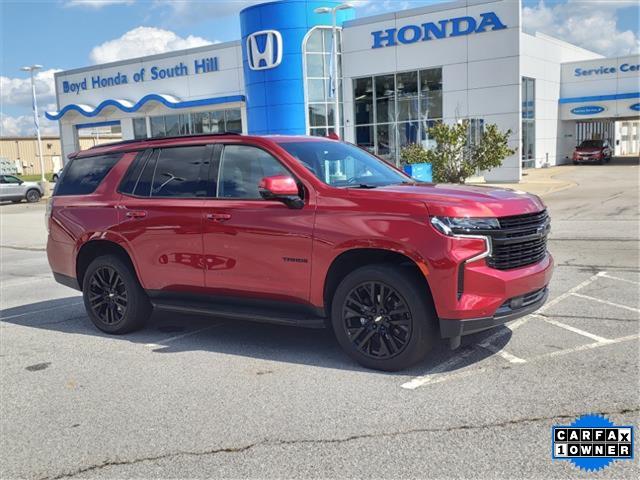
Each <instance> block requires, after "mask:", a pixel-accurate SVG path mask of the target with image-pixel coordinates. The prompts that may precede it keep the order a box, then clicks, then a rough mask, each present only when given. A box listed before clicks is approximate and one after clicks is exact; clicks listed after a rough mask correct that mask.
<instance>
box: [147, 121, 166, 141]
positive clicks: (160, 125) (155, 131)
mask: <svg viewBox="0 0 640 480" xmlns="http://www.w3.org/2000/svg"><path fill="white" fill-rule="evenodd" d="M149 120H150V124H151V137H153V138H157V137H165V136H166V134H165V129H164V117H151V118H150V119H149Z"/></svg>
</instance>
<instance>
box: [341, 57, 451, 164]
mask: <svg viewBox="0 0 640 480" xmlns="http://www.w3.org/2000/svg"><path fill="white" fill-rule="evenodd" d="M353 103H354V119H355V125H356V143H357V144H358V145H360V146H362V147H363V148H366V149H368V150H370V151H371V152H372V153H375V154H377V155H378V156H380V157H383V158H385V159H387V160H388V161H390V162H395V163H398V161H399V154H400V149H401V148H403V147H405V146H407V145H410V144H413V143H418V142H420V143H422V145H424V146H425V147H427V148H432V147H433V142H431V141H430V140H429V138H428V136H429V135H428V129H429V127H430V126H432V125H433V124H434V122H436V121H441V120H442V111H443V110H442V69H441V68H432V69H429V70H421V71H410V72H399V73H397V74H395V75H380V76H376V77H364V78H357V79H354V80H353Z"/></svg>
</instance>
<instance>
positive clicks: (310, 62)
mask: <svg viewBox="0 0 640 480" xmlns="http://www.w3.org/2000/svg"><path fill="white" fill-rule="evenodd" d="M324 76H325V71H324V55H307V77H310V78H323V77H324Z"/></svg>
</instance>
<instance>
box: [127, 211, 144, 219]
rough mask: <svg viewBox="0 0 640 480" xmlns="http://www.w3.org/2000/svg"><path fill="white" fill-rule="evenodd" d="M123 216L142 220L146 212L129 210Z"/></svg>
mask: <svg viewBox="0 0 640 480" xmlns="http://www.w3.org/2000/svg"><path fill="white" fill-rule="evenodd" d="M125 215H126V216H127V217H128V218H144V217H146V216H147V212H145V211H144V210H130V211H128V212H127V213H126V214H125Z"/></svg>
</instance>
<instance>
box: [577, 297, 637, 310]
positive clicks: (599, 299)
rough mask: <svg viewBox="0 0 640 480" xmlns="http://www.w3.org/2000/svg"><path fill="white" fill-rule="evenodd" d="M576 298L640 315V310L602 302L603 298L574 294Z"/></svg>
mask: <svg viewBox="0 0 640 480" xmlns="http://www.w3.org/2000/svg"><path fill="white" fill-rule="evenodd" d="M571 295H573V296H574V297H580V298H584V299H586V300H592V301H594V302H599V303H604V304H605V305H609V306H610V307H617V308H622V309H624V310H629V311H630V312H635V313H640V308H634V307H628V306H626V305H621V304H619V303H613V302H610V301H608V300H602V299H601V298H596V297H590V296H589V295H582V294H581V293H572V294H571Z"/></svg>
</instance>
